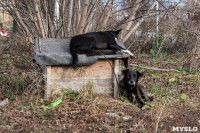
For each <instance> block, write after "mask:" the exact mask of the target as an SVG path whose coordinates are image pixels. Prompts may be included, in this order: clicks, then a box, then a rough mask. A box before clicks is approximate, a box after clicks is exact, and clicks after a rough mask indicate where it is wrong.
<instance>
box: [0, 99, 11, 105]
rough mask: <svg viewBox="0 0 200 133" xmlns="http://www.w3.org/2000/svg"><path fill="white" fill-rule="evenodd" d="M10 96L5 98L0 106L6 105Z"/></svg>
mask: <svg viewBox="0 0 200 133" xmlns="http://www.w3.org/2000/svg"><path fill="white" fill-rule="evenodd" d="M8 103H9V102H8V98H6V99H4V100H3V101H2V102H0V106H5V105H6V104H8Z"/></svg>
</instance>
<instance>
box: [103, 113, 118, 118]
mask: <svg viewBox="0 0 200 133" xmlns="http://www.w3.org/2000/svg"><path fill="white" fill-rule="evenodd" d="M105 114H106V115H107V116H111V117H115V118H120V117H119V115H118V114H116V113H105Z"/></svg>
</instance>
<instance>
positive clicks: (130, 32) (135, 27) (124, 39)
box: [122, 1, 156, 42]
mask: <svg viewBox="0 0 200 133" xmlns="http://www.w3.org/2000/svg"><path fill="white" fill-rule="evenodd" d="M155 5H156V1H155V2H154V3H153V4H152V6H151V7H150V8H149V10H148V12H147V14H149V12H150V11H151V10H152V9H153V8H154V7H155ZM144 18H145V16H143V17H142V18H141V19H140V20H139V21H138V22H137V23H136V24H135V25H134V26H133V27H132V28H131V30H130V31H129V32H128V33H127V34H126V35H125V36H124V38H123V39H122V42H125V41H127V40H128V38H129V37H130V36H131V35H132V34H133V32H134V31H135V30H136V29H137V28H138V27H139V26H140V25H141V23H142V22H143V21H144V20H145V19H144Z"/></svg>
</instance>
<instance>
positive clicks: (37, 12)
mask: <svg viewBox="0 0 200 133" xmlns="http://www.w3.org/2000/svg"><path fill="white" fill-rule="evenodd" d="M34 8H35V13H36V16H37V20H38V24H39V27H40V30H41V34H42V38H45V33H44V27H43V24H42V18H41V16H40V11H39V8H38V0H34Z"/></svg>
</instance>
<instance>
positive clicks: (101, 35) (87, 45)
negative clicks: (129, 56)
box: [70, 29, 127, 69]
mask: <svg viewBox="0 0 200 133" xmlns="http://www.w3.org/2000/svg"><path fill="white" fill-rule="evenodd" d="M120 31H121V29H120V30H117V31H104V32H90V33H86V34H81V35H77V36H75V37H73V38H72V39H71V41H70V52H71V54H72V58H73V61H72V67H73V68H74V69H76V68H77V64H78V56H77V53H78V52H79V51H82V52H85V53H90V52H91V51H92V50H94V49H96V50H103V49H112V50H116V51H117V50H121V49H123V48H122V47H120V46H118V45H117V44H116V39H117V36H118V34H119V32H120ZM126 62H127V61H126Z"/></svg>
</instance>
